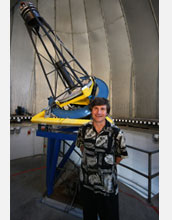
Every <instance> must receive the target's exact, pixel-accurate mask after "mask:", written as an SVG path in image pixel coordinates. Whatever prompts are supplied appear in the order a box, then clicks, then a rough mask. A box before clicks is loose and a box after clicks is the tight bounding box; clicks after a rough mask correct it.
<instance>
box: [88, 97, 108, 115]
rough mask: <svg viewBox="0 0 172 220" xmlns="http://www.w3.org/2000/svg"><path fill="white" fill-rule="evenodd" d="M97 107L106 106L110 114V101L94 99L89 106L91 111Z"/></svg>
mask: <svg viewBox="0 0 172 220" xmlns="http://www.w3.org/2000/svg"><path fill="white" fill-rule="evenodd" d="M96 105H106V108H107V113H108V114H109V112H110V104H109V101H108V100H107V99H105V98H102V97H96V98H95V99H93V100H92V101H91V103H90V105H89V108H90V111H92V109H93V107H94V106H96Z"/></svg>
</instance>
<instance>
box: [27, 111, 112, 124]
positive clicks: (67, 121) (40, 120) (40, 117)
mask: <svg viewBox="0 0 172 220" xmlns="http://www.w3.org/2000/svg"><path fill="white" fill-rule="evenodd" d="M106 119H107V120H108V121H109V122H110V123H114V122H113V119H111V118H110V117H109V116H107V117H106ZM89 121H90V119H72V118H46V117H45V110H44V111H42V112H40V113H38V114H37V115H35V116H34V117H32V119H31V122H33V123H37V124H48V125H62V126H81V125H84V124H86V123H88V122H89Z"/></svg>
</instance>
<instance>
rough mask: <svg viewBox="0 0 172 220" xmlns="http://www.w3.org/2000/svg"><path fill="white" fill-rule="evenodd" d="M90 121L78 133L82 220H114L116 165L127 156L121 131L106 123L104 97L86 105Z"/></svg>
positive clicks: (106, 111)
mask: <svg viewBox="0 0 172 220" xmlns="http://www.w3.org/2000/svg"><path fill="white" fill-rule="evenodd" d="M90 110H91V113H92V120H91V121H90V122H89V123H87V124H86V125H84V126H82V127H81V128H80V129H79V131H78V138H77V142H76V146H78V147H80V149H81V152H82V156H83V157H82V162H81V169H80V182H81V200H82V205H83V217H84V220H97V217H98V215H99V217H100V219H101V220H118V219H119V212H118V186H117V170H116V164H118V163H119V162H120V161H121V160H122V159H123V158H125V157H127V156H128V154H127V151H126V146H125V138H124V136H123V132H122V131H121V130H120V129H119V128H118V127H117V126H115V125H112V124H110V122H108V121H107V120H106V116H107V115H108V114H109V112H110V105H109V102H108V100H107V99H105V98H99V97H97V98H95V99H94V100H93V101H92V102H91V104H90Z"/></svg>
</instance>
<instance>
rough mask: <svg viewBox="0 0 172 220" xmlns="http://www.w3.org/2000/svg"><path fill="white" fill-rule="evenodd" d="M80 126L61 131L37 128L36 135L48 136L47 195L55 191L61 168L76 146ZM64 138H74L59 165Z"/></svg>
mask: <svg viewBox="0 0 172 220" xmlns="http://www.w3.org/2000/svg"><path fill="white" fill-rule="evenodd" d="M77 129H78V128H77V127H75V128H74V127H73V128H72V127H71V128H64V129H61V130H60V131H58V132H57V133H56V132H50V131H41V130H37V132H36V135H37V136H40V137H46V138H48V146H47V169H46V187H47V196H50V195H51V194H52V193H53V186H54V184H55V182H56V180H57V179H58V175H59V174H60V169H61V168H63V167H64V165H65V163H66V161H67V160H68V158H69V157H70V155H71V153H72V151H73V150H74V148H75V142H76V138H77V133H76V132H74V131H76V130H77ZM62 140H72V141H73V143H72V144H71V146H70V148H69V149H68V151H67V152H66V153H65V155H64V157H63V159H62V161H61V162H60V163H59V165H58V166H57V162H58V156H59V152H60V146H61V141H62Z"/></svg>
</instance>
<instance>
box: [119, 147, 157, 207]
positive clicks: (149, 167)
mask: <svg viewBox="0 0 172 220" xmlns="http://www.w3.org/2000/svg"><path fill="white" fill-rule="evenodd" d="M126 147H127V148H130V149H133V150H136V151H140V152H143V153H146V154H148V175H146V174H145V173H142V172H140V171H138V170H136V169H134V168H132V167H129V166H127V165H125V164H122V163H119V165H120V166H122V167H125V168H127V169H129V170H131V171H133V172H135V173H137V174H139V175H141V176H143V177H145V178H147V179H148V202H149V203H151V193H152V179H153V178H155V177H156V176H158V175H159V172H156V173H154V174H152V154H155V153H158V152H159V150H154V151H147V150H143V149H139V148H136V147H133V146H129V145H127V146H126Z"/></svg>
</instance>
